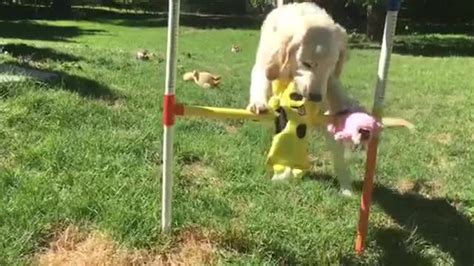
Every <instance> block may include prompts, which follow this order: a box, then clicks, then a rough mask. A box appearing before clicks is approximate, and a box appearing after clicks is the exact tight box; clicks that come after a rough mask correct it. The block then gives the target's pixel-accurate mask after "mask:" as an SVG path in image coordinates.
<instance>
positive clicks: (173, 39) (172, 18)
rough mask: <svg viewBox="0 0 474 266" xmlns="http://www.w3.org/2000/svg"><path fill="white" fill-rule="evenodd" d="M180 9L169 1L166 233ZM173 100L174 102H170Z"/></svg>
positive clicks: (163, 217)
mask: <svg viewBox="0 0 474 266" xmlns="http://www.w3.org/2000/svg"><path fill="white" fill-rule="evenodd" d="M179 8H180V0H169V12H168V48H167V49H168V50H167V55H166V88H165V101H168V103H169V104H165V105H164V108H165V110H164V116H165V115H166V114H168V115H170V117H171V118H169V119H166V118H165V117H164V120H169V121H172V122H169V121H168V123H164V128H163V182H162V201H161V204H162V206H161V230H162V232H164V233H168V232H170V229H171V201H172V191H173V189H172V188H173V173H172V166H173V132H174V128H173V122H174V114H173V110H172V109H173V105H174V92H175V84H176V50H177V40H178V29H179ZM170 99H172V100H170Z"/></svg>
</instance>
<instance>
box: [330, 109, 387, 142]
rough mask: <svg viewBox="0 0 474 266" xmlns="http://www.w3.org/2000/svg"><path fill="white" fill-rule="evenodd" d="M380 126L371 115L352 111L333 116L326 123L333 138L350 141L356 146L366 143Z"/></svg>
mask: <svg viewBox="0 0 474 266" xmlns="http://www.w3.org/2000/svg"><path fill="white" fill-rule="evenodd" d="M382 127H383V126H382V124H381V123H379V122H378V121H377V120H376V119H375V118H374V117H373V116H371V115H369V114H367V113H365V112H354V113H348V114H344V115H341V116H337V117H335V118H334V120H333V121H332V122H331V123H329V124H328V126H327V130H328V131H329V132H330V133H332V134H333V135H334V139H335V140H337V141H343V142H347V141H352V143H353V144H354V145H356V146H358V145H359V144H366V143H367V142H368V141H369V140H370V139H371V138H372V137H373V136H374V135H375V134H377V133H378V132H379V130H380V129H381V128H382ZM364 146H365V145H364Z"/></svg>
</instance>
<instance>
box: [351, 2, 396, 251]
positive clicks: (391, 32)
mask: <svg viewBox="0 0 474 266" xmlns="http://www.w3.org/2000/svg"><path fill="white" fill-rule="evenodd" d="M399 10H400V0H389V1H388V6H387V15H386V17H385V27H384V34H383V40H382V48H381V51H380V57H379V65H378V71H377V83H376V86H375V94H374V103H373V107H372V114H373V115H374V116H375V117H376V118H377V119H378V120H379V121H380V119H381V118H382V115H383V108H384V106H383V103H384V99H385V88H386V85H387V78H388V70H389V66H390V57H391V54H392V48H393V37H394V36H395V29H396V26H397V16H398V11H399ZM378 141H379V136H376V137H374V138H372V140H371V141H370V142H369V145H368V149H367V159H366V163H365V176H364V185H363V189H362V197H361V202H360V210H359V224H358V226H357V236H356V242H355V250H356V252H357V254H362V253H363V252H364V249H365V239H366V237H367V232H368V227H369V214H370V206H371V204H372V192H373V186H374V176H375V171H376V166H377V146H378Z"/></svg>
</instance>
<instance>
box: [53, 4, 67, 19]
mask: <svg viewBox="0 0 474 266" xmlns="http://www.w3.org/2000/svg"><path fill="white" fill-rule="evenodd" d="M51 15H52V16H53V17H55V18H70V17H71V15H72V9H71V0H53V1H52V3H51Z"/></svg>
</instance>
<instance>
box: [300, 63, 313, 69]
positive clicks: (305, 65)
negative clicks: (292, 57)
mask: <svg viewBox="0 0 474 266" xmlns="http://www.w3.org/2000/svg"><path fill="white" fill-rule="evenodd" d="M301 64H302V65H303V66H304V67H306V68H313V65H312V64H311V63H308V62H301Z"/></svg>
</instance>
